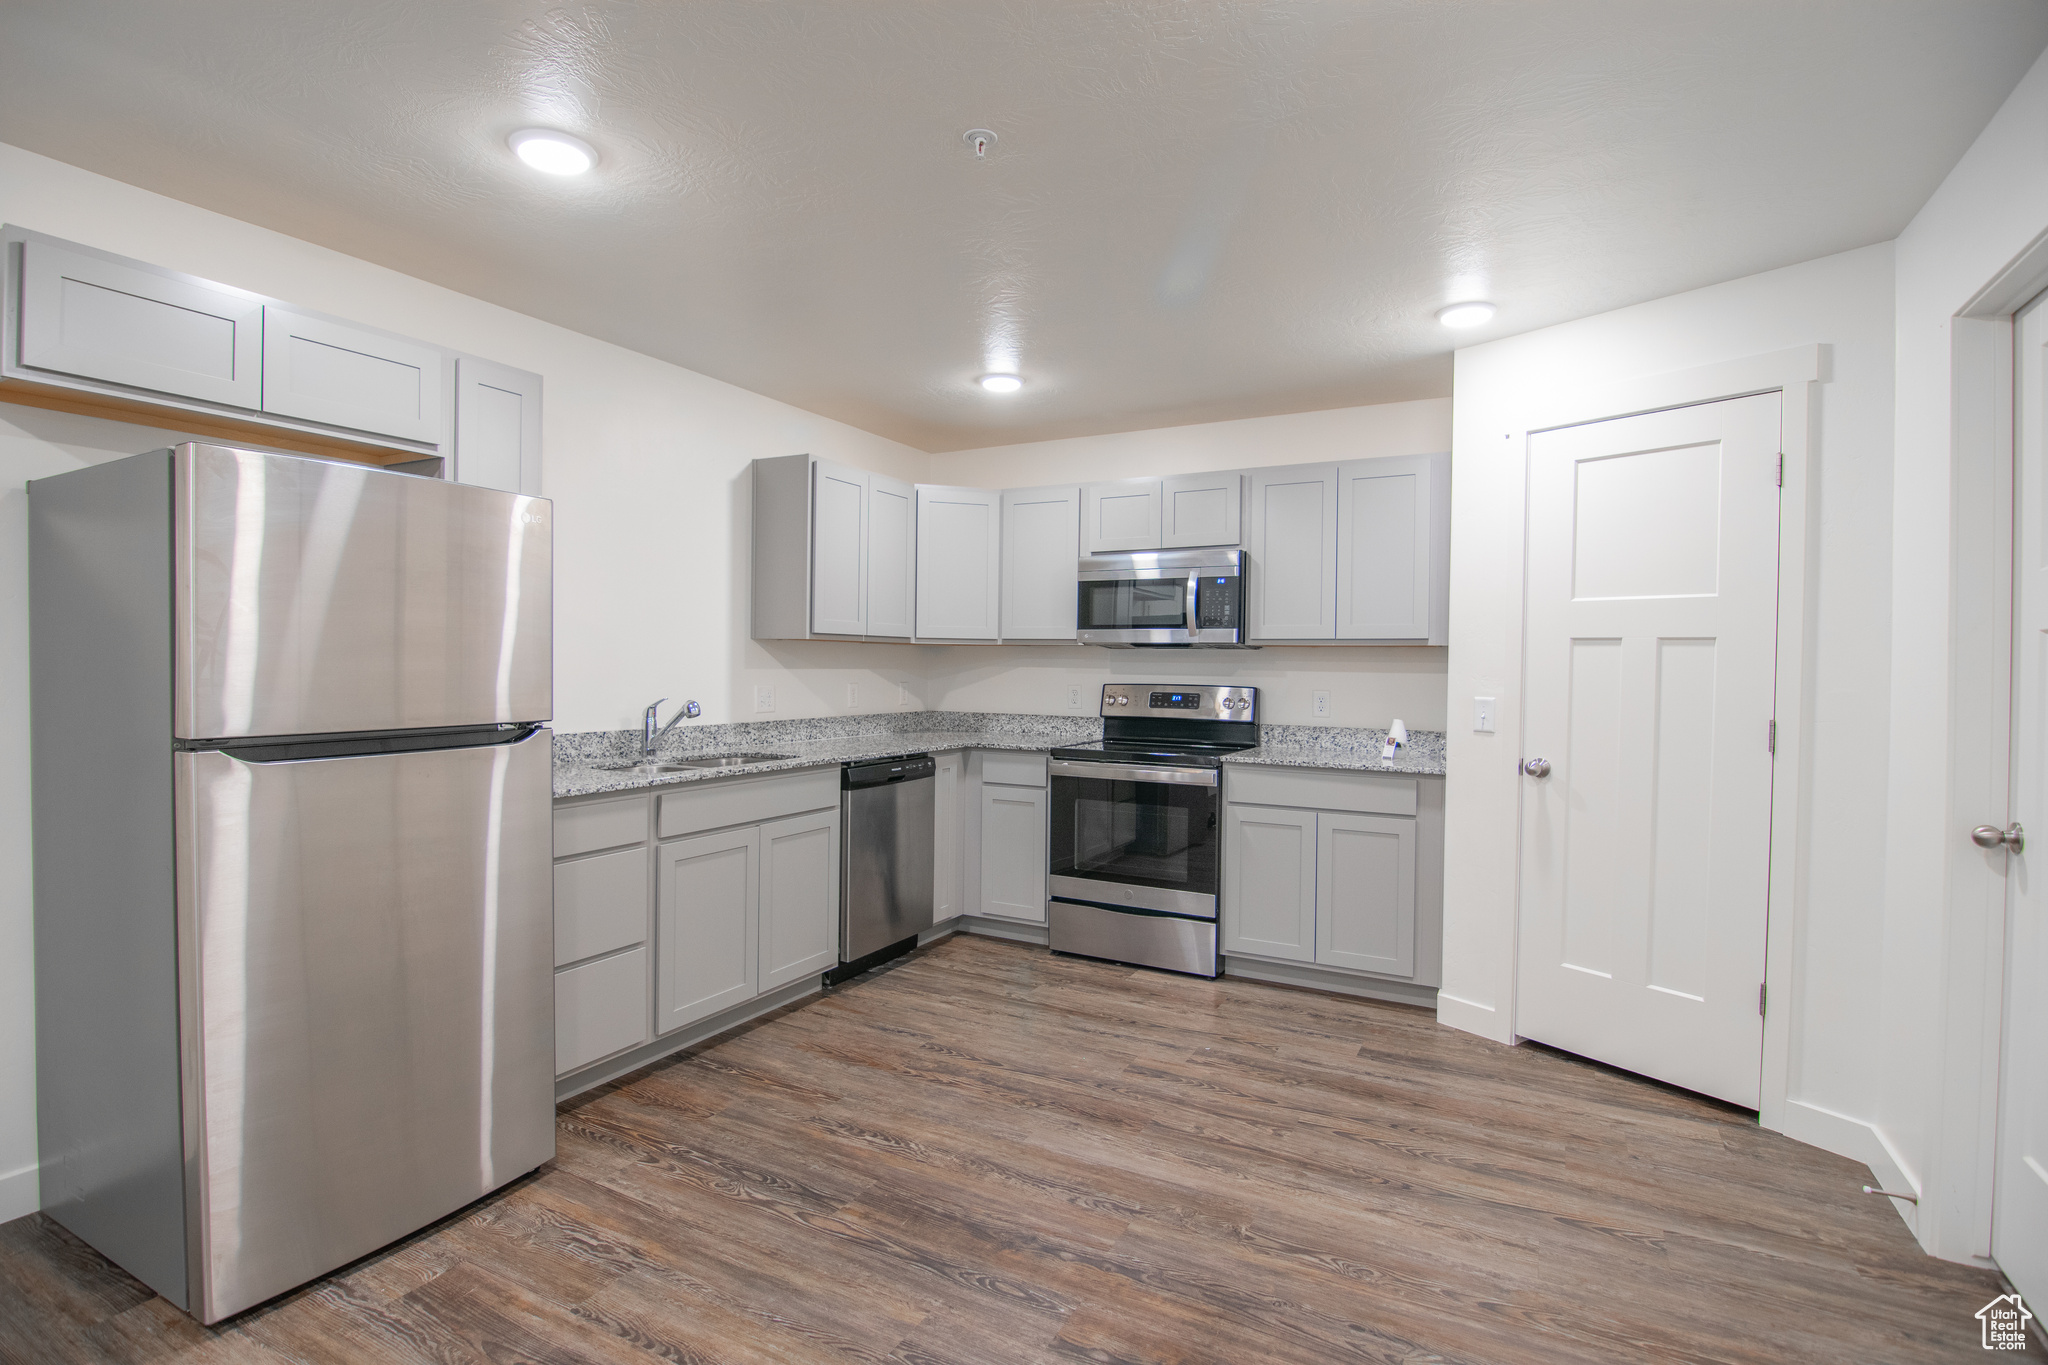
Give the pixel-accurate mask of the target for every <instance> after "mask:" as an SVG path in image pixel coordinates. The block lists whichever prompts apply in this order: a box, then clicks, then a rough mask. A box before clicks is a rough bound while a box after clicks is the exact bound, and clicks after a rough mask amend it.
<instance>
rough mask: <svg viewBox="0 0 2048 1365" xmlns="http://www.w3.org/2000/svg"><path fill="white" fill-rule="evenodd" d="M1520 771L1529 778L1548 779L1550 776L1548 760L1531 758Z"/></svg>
mask: <svg viewBox="0 0 2048 1365" xmlns="http://www.w3.org/2000/svg"><path fill="white" fill-rule="evenodd" d="M1522 771H1523V772H1525V773H1527V774H1529V776H1531V777H1548V776H1550V760H1549V759H1547V758H1532V759H1530V760H1529V761H1528V762H1527V763H1524V764H1523V765H1522Z"/></svg>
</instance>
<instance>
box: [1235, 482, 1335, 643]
mask: <svg viewBox="0 0 2048 1365" xmlns="http://www.w3.org/2000/svg"><path fill="white" fill-rule="evenodd" d="M1251 484H1252V524H1251V529H1250V531H1249V532H1248V533H1247V534H1246V536H1245V550H1246V552H1247V553H1248V554H1249V555H1250V557H1251V564H1250V566H1249V567H1248V568H1247V569H1246V570H1245V577H1246V580H1247V582H1248V584H1249V588H1248V590H1247V591H1248V595H1249V597H1250V600H1251V609H1250V611H1249V612H1248V613H1247V615H1248V616H1249V620H1248V622H1247V625H1248V627H1249V631H1250V638H1252V639H1254V640H1334V639H1336V638H1337V466H1336V465H1333V464H1311V465H1296V466H1293V467H1292V468H1287V469H1255V470H1253V471H1252V475H1251Z"/></svg>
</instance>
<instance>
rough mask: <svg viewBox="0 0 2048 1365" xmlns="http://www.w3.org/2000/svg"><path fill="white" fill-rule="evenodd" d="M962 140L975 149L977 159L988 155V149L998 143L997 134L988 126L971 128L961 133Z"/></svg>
mask: <svg viewBox="0 0 2048 1365" xmlns="http://www.w3.org/2000/svg"><path fill="white" fill-rule="evenodd" d="M960 140H961V141H962V142H965V143H966V144H967V145H968V146H969V147H972V148H973V149H974V159H975V160H976V161H980V160H982V159H983V158H985V157H987V156H988V149H989V148H991V147H993V146H995V145H996V135H995V134H994V133H991V132H990V131H989V130H988V129H986V128H969V129H968V130H967V131H966V132H964V133H962V134H961V135H960Z"/></svg>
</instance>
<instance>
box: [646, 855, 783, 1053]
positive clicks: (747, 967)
mask: <svg viewBox="0 0 2048 1365" xmlns="http://www.w3.org/2000/svg"><path fill="white" fill-rule="evenodd" d="M760 864H761V831H760V829H759V827H757V826H748V827H746V828H742V829H728V830H720V831H718V832H717V833H715V834H699V835H695V836H693V837H691V838H688V839H678V840H675V841H674V842H672V843H666V844H663V845H662V846H661V848H660V851H659V853H658V855H657V867H658V871H659V875H660V883H661V889H660V892H659V901H658V905H659V910H658V912H657V916H656V923H655V944H656V951H657V954H658V956H657V957H656V960H655V982H656V984H655V1003H654V1030H655V1032H657V1033H666V1032H668V1031H669V1030H670V1029H675V1028H681V1027H682V1026H683V1025H685V1024H690V1023H695V1022H696V1021H697V1020H699V1019H705V1018H709V1017H710V1016H711V1015H714V1014H717V1013H719V1012H720V1011H722V1010H727V1009H731V1008H732V1007H733V1006H734V1005H738V1004H743V1003H745V1002H746V1001H748V1000H751V999H753V998H754V996H756V995H758V994H759V993H760V982H761V975H760V972H761V968H760V949H759V935H760V916H761V881H760Z"/></svg>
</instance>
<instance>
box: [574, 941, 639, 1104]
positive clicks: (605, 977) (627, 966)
mask: <svg viewBox="0 0 2048 1365" xmlns="http://www.w3.org/2000/svg"><path fill="white" fill-rule="evenodd" d="M648 1036H649V1035H648V1031H647V950H646V949H645V948H635V949H634V950H633V951H632V952H630V953H620V954H618V955H617V956H614V957H601V958H599V959H598V960H597V961H595V962H586V963H584V964H583V965H582V966H580V967H570V968H568V969H567V970H566V971H559V972H556V973H555V1074H556V1075H557V1076H566V1075H568V1074H569V1073H570V1072H571V1071H574V1070H576V1069H577V1068H578V1067H583V1066H589V1065H590V1064H591V1063H592V1062H594V1061H596V1060H597V1059H598V1058H600V1057H609V1056H611V1055H612V1054H613V1053H614V1052H623V1051H625V1050H626V1049H627V1048H629V1047H636V1046H638V1045H639V1044H641V1043H644V1042H646V1041H647V1040H648Z"/></svg>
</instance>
